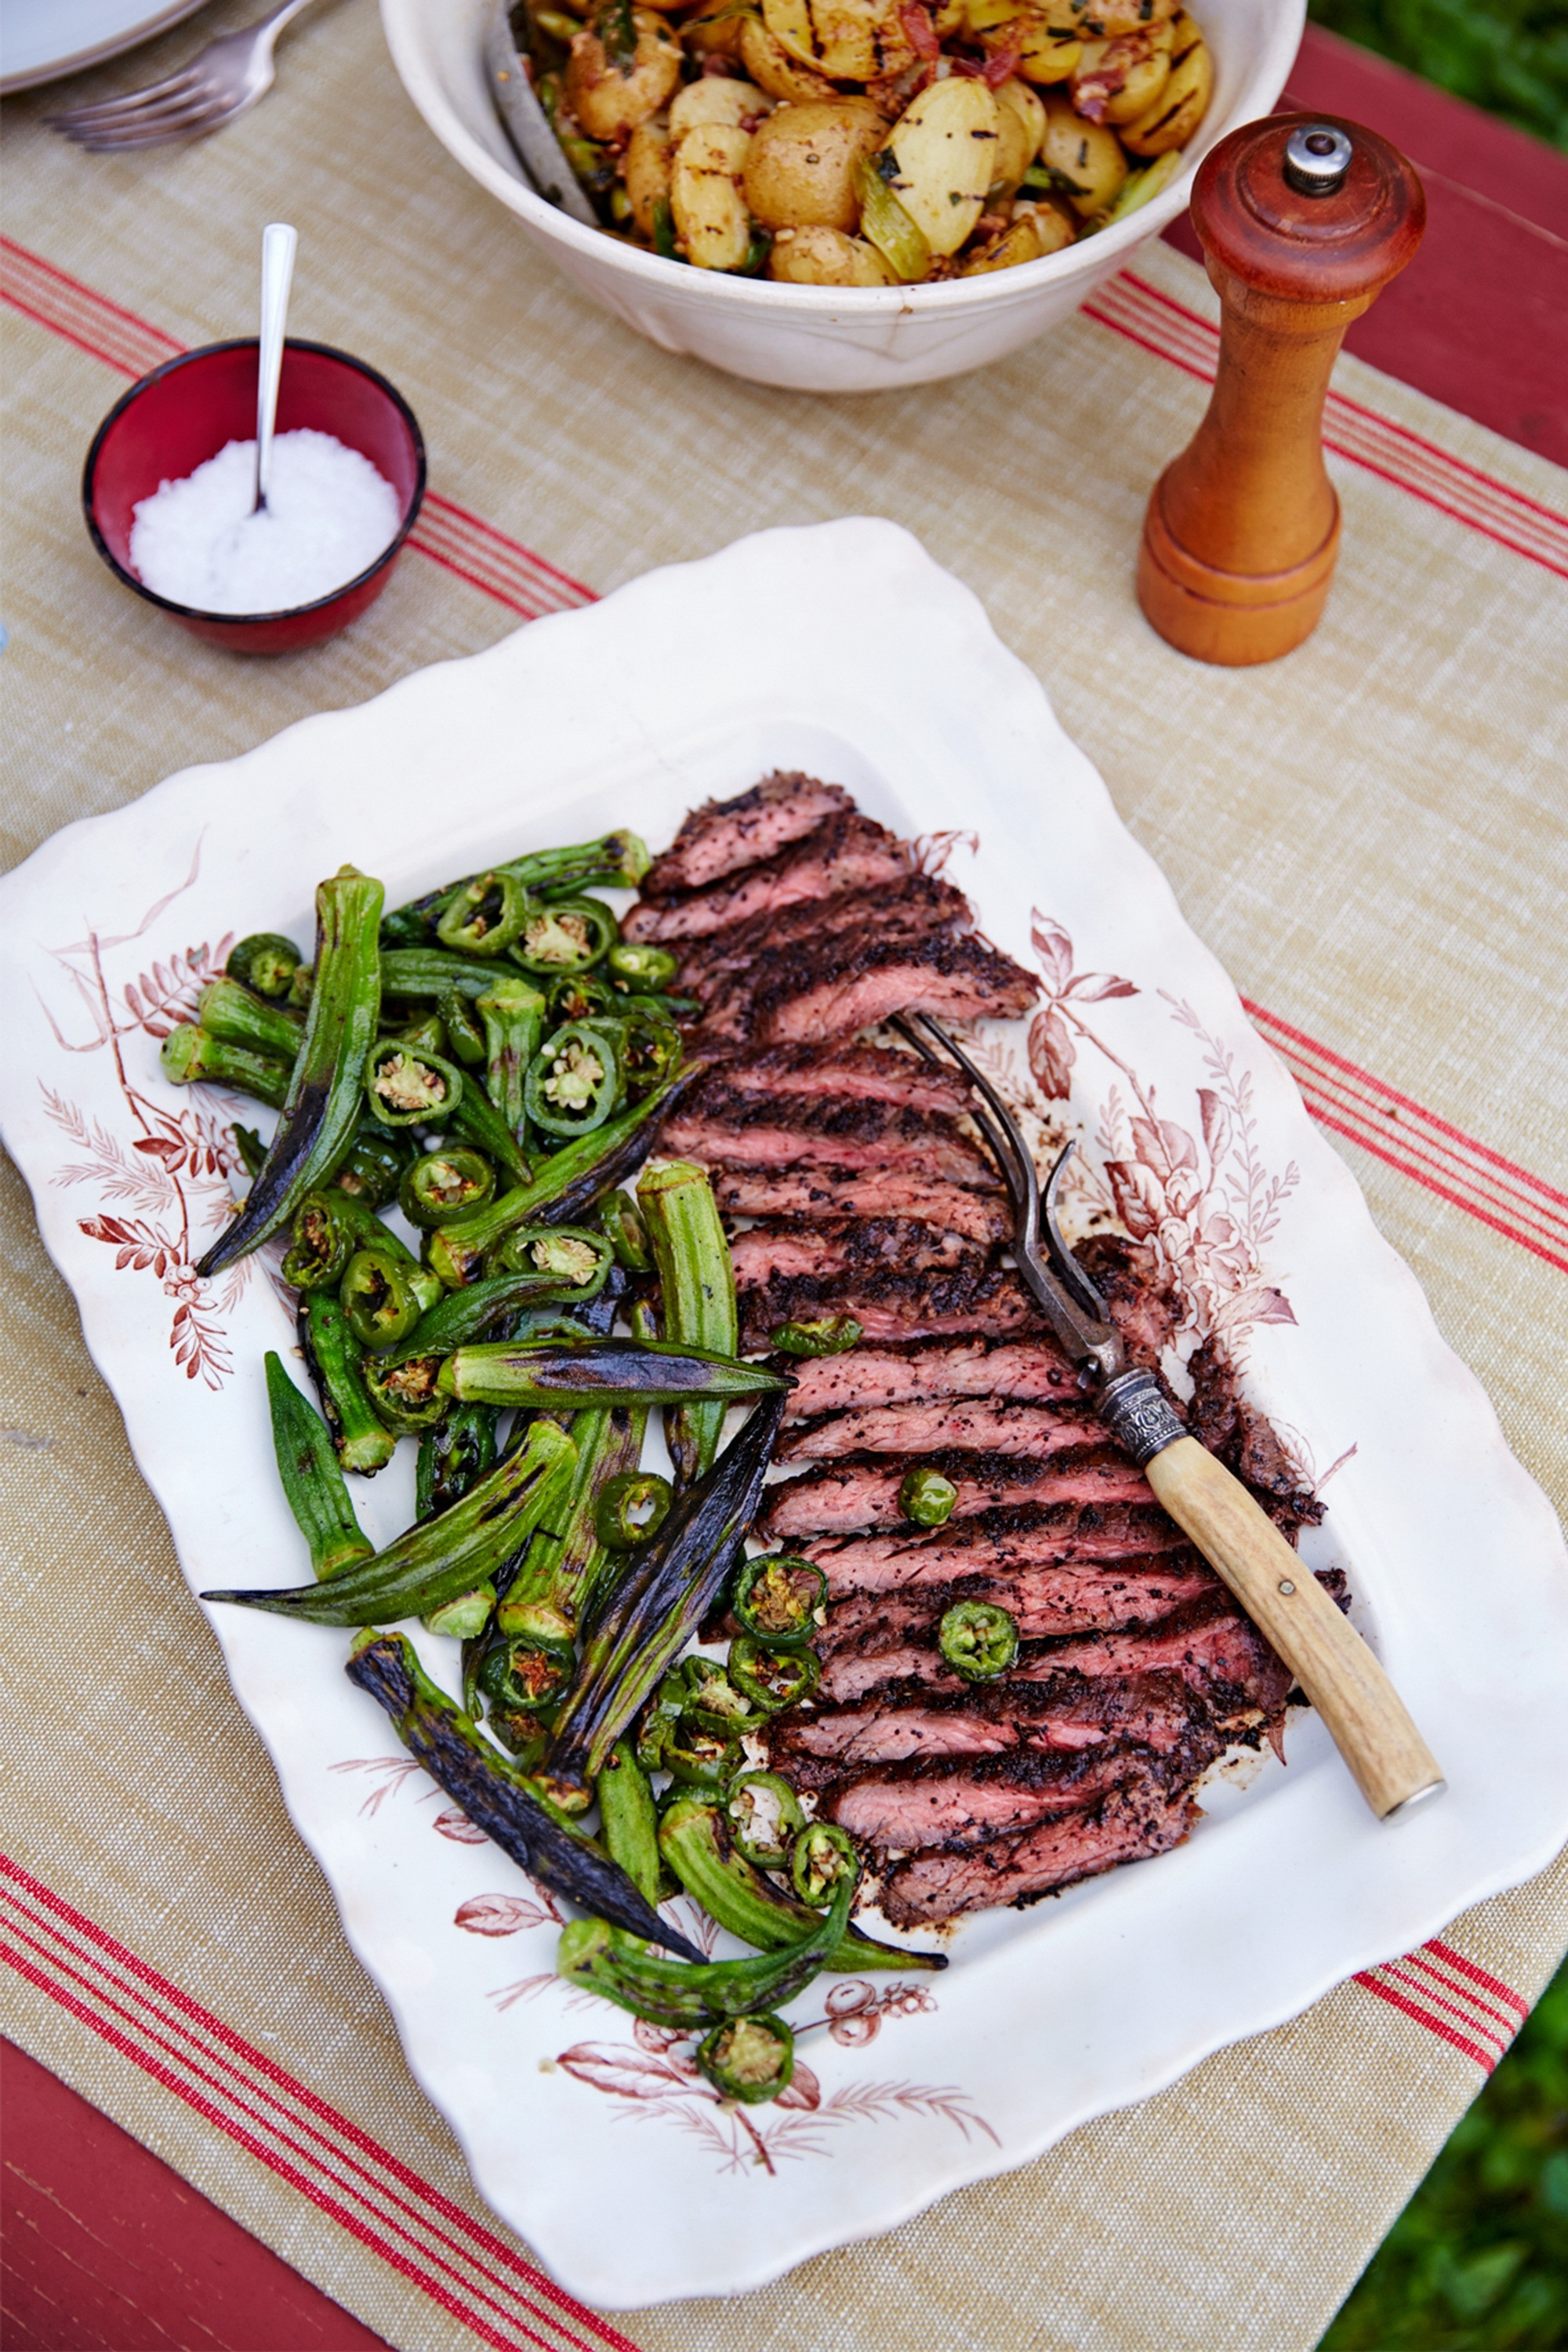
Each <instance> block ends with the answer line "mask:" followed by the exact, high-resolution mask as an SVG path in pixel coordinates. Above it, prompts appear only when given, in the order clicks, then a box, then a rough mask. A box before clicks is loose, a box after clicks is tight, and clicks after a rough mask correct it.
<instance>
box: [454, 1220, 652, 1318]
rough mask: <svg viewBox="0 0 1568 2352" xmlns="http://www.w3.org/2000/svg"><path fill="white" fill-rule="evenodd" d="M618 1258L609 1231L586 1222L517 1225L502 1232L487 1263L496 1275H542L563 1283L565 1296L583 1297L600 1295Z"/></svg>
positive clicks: (552, 1280) (581, 1298)
mask: <svg viewBox="0 0 1568 2352" xmlns="http://www.w3.org/2000/svg"><path fill="white" fill-rule="evenodd" d="M458 1230H459V1232H460V1231H461V1227H460V1226H459V1228H458ZM615 1262H616V1261H615V1253H614V1251H613V1250H612V1249H611V1247H610V1244H609V1243H608V1241H607V1240H606V1239H605V1235H604V1234H592V1233H589V1232H588V1230H587V1229H586V1227H585V1226H583V1225H545V1226H543V1227H540V1226H538V1225H533V1226H528V1225H516V1226H514V1227H513V1228H512V1230H511V1232H510V1234H502V1235H501V1237H500V1241H499V1242H497V1244H496V1245H495V1247H494V1249H492V1250H491V1251H490V1253H489V1256H488V1257H487V1258H486V1260H485V1265H486V1267H487V1269H488V1270H489V1273H490V1274H492V1275H496V1274H537V1275H541V1276H543V1277H545V1279H546V1280H548V1281H551V1282H553V1283H555V1284H556V1285H558V1286H559V1290H560V1295H561V1297H563V1298H571V1299H574V1300H576V1301H582V1300H584V1299H588V1298H595V1297H597V1296H598V1294H599V1292H600V1291H601V1290H603V1288H604V1286H605V1283H606V1282H607V1281H608V1279H609V1273H610V1268H611V1266H612V1265H614V1264H615Z"/></svg>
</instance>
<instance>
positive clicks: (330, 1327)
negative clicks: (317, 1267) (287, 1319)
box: [298, 1290, 397, 1478]
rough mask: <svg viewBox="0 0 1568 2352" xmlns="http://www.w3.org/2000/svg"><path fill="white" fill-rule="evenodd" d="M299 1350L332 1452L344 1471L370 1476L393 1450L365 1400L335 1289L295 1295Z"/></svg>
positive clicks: (354, 1345) (355, 1347) (357, 1351)
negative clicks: (319, 1405) (297, 1298)
mask: <svg viewBox="0 0 1568 2352" xmlns="http://www.w3.org/2000/svg"><path fill="white" fill-rule="evenodd" d="M298 1328H299V1334H300V1353H301V1354H302V1355H303V1357H304V1359H305V1369H306V1370H307V1371H308V1372H309V1373H310V1378H311V1380H312V1381H314V1382H315V1387H316V1394H317V1395H318V1396H319V1397H320V1399H321V1411H322V1412H323V1414H324V1415H325V1416H326V1423H327V1427H328V1428H329V1430H331V1436H332V1451H333V1452H334V1453H335V1454H336V1455H337V1457H338V1460H339V1461H340V1462H341V1463H342V1465H343V1468H344V1469H345V1470H357V1471H358V1472H359V1474H360V1476H361V1477H362V1478H374V1475H375V1474H376V1472H377V1471H378V1470H384V1469H385V1467H386V1465H387V1464H388V1463H389V1462H390V1461H391V1459H392V1457H393V1454H394V1453H395V1451H396V1447H397V1440H396V1439H395V1437H394V1436H393V1434H392V1433H391V1431H390V1430H388V1429H386V1428H385V1427H384V1425H383V1423H382V1422H381V1420H380V1418H379V1416H378V1414H377V1412H376V1411H375V1408H374V1405H373V1404H372V1403H371V1401H370V1391H369V1390H368V1389H367V1388H366V1387H365V1384H364V1375H363V1372H362V1370H360V1360H361V1355H362V1352H363V1351H362V1349H361V1348H360V1344H359V1341H358V1340H357V1339H355V1338H354V1335H353V1332H352V1331H351V1330H350V1328H349V1319H348V1317H347V1316H346V1315H345V1314H344V1313H343V1310H342V1301H341V1300H340V1299H339V1297H338V1295H337V1292H336V1291H335V1290H307V1291H305V1292H303V1293H302V1294H301V1296H300V1313H299V1326H298Z"/></svg>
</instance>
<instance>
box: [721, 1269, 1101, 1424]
mask: <svg viewBox="0 0 1568 2352" xmlns="http://www.w3.org/2000/svg"><path fill="white" fill-rule="evenodd" d="M745 1239H747V1240H748V1241H749V1240H750V1239H751V1235H750V1234H747V1235H746V1236H745ZM737 1247H739V1244H737ZM738 1278H739V1269H738V1268H737V1279H738ZM1109 1444H1110V1431H1109V1430H1108V1429H1107V1428H1106V1427H1105V1426H1104V1424H1103V1423H1101V1422H1098V1421H1096V1420H1095V1419H1094V1417H1093V1415H1092V1414H1091V1413H1089V1412H1088V1411H1087V1409H1086V1408H1085V1406H1084V1405H1083V1404H1082V1403H1081V1402H1074V1403H1072V1404H1068V1402H1066V1401H1065V1400H1064V1401H1063V1402H1061V1403H1059V1404H1011V1403H1008V1404H994V1403H993V1402H991V1400H990V1398H989V1397H929V1398H917V1399H915V1400H914V1402H911V1403H910V1404H882V1405H866V1406H864V1407H863V1408H862V1409H861V1410H860V1411H859V1412H840V1413H830V1414H829V1415H828V1416H827V1418H826V1420H823V1421H814V1422H811V1423H808V1424H807V1425H806V1427H805V1428H804V1429H796V1430H794V1431H792V1432H791V1433H790V1434H789V1435H788V1436H786V1437H785V1438H784V1442H783V1444H781V1445H780V1446H779V1447H778V1449H777V1452H776V1453H775V1454H774V1456H773V1458H774V1460H775V1461H778V1462H833V1461H837V1459H838V1458H839V1457H840V1456H841V1455H843V1454H934V1453H935V1452H936V1451H937V1449H938V1447H940V1446H963V1447H964V1448H965V1449H968V1450H972V1451H973V1452H976V1453H985V1454H1024V1455H1026V1456H1027V1457H1028V1459H1029V1460H1030V1461H1034V1462H1044V1461H1045V1460H1046V1459H1047V1457H1048V1456H1049V1455H1050V1454H1061V1453H1063V1452H1065V1451H1067V1450H1068V1449H1069V1448H1071V1447H1073V1446H1078V1445H1109Z"/></svg>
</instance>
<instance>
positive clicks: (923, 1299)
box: [742, 1266, 1040, 1348]
mask: <svg viewBox="0 0 1568 2352" xmlns="http://www.w3.org/2000/svg"><path fill="white" fill-rule="evenodd" d="M742 1314H743V1317H744V1319H745V1333H746V1337H745V1345H746V1346H747V1347H748V1348H765V1347H766V1346H767V1343H768V1338H767V1335H768V1333H769V1332H770V1331H772V1330H773V1329H775V1328H776V1327H777V1326H778V1325H779V1324H780V1323H793V1322H798V1321H800V1320H801V1319H802V1318H806V1319H809V1318H811V1317H813V1316H817V1315H852V1316H853V1317H854V1318H855V1320H856V1321H857V1323H858V1324H859V1326H860V1328H861V1330H862V1331H863V1332H864V1333H865V1335H866V1337H867V1338H868V1339H874V1340H882V1339H945V1338H947V1337H949V1336H950V1335H952V1336H953V1337H956V1336H957V1335H958V1334H960V1333H961V1332H964V1331H990V1332H994V1334H995V1335H996V1336H997V1337H998V1338H1003V1337H1005V1336H1007V1335H1008V1334H1012V1333H1016V1335H1017V1336H1018V1337H1019V1338H1023V1337H1025V1336H1026V1334H1027V1335H1032V1334H1034V1333H1035V1332H1037V1330H1038V1329H1039V1328H1040V1320H1039V1317H1038V1314H1037V1310H1036V1307H1035V1305H1034V1302H1033V1300H1032V1299H1031V1298H1030V1297H1029V1295H1028V1293H1027V1291H1026V1289H1025V1288H1024V1286H1023V1285H1022V1284H1021V1283H1020V1281H1019V1280H1018V1277H1017V1276H1016V1274H1014V1273H1013V1272H1012V1271H1011V1270H1010V1269H1009V1268H1008V1267H1006V1266H992V1267H990V1268H988V1269H987V1270H986V1271H985V1272H984V1273H982V1274H973V1273H972V1272H970V1271H969V1269H968V1268H963V1269H962V1270H961V1271H959V1272H957V1273H954V1274H944V1273H926V1274H904V1273H902V1272H899V1273H889V1274H874V1275H858V1276H856V1277H855V1279H854V1280H853V1281H847V1280H838V1281H832V1280H829V1281H818V1280H817V1279H816V1277H815V1276H805V1275H802V1276H799V1277H797V1278H795V1279H792V1280H790V1281H787V1282H773V1283H770V1284H769V1285H768V1286H767V1288H766V1289H765V1290H752V1291H748V1292H747V1293H746V1294H745V1295H744V1297H743V1298H742Z"/></svg>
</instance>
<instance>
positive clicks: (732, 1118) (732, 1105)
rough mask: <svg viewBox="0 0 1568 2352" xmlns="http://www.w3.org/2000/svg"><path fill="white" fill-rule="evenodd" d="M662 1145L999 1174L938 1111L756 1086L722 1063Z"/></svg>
mask: <svg viewBox="0 0 1568 2352" xmlns="http://www.w3.org/2000/svg"><path fill="white" fill-rule="evenodd" d="M663 1148H664V1149H665V1150H667V1151H671V1152H679V1153H680V1154H682V1155H683V1156H685V1157H687V1158H689V1159H693V1160H709V1161H712V1162H715V1163H717V1164H718V1165H720V1166H721V1167H740V1168H784V1167H798V1166H801V1165H805V1166H808V1167H809V1166H818V1167H822V1168H835V1169H841V1168H848V1169H855V1168H879V1169H887V1168H905V1169H908V1170H909V1171H910V1173H911V1174H913V1175H919V1176H921V1177H924V1178H927V1179H929V1178H931V1177H937V1178H939V1179H940V1180H941V1181H942V1182H943V1183H948V1184H977V1185H989V1184H991V1183H992V1182H993V1181H994V1170H993V1169H992V1167H991V1166H990V1163H989V1162H988V1161H987V1160H985V1159H984V1157H983V1156H982V1154H981V1153H980V1151H979V1150H977V1149H976V1147H975V1146H974V1145H973V1143H971V1142H969V1141H968V1139H967V1138H965V1137H964V1136H963V1135H961V1134H960V1132H959V1130H958V1129H957V1127H956V1126H955V1125H954V1124H953V1122H952V1119H951V1118H946V1117H944V1116H943V1115H942V1113H941V1112H940V1111H923V1110H912V1109H910V1108H904V1107H900V1105H897V1104H894V1103H883V1102H856V1101H852V1100H851V1101H847V1100H845V1099H844V1098H843V1097H834V1096H829V1097H827V1098H826V1100H825V1101H812V1100H809V1099H807V1098H806V1097H803V1096H800V1095H784V1096H780V1097H773V1096H771V1095H759V1094H752V1093H747V1092H744V1091H742V1089H740V1088H738V1087H731V1085H730V1084H729V1082H728V1078H727V1076H726V1074H725V1072H723V1071H722V1070H716V1071H714V1072H713V1074H712V1075H711V1076H710V1077H706V1078H704V1079H703V1080H702V1081H701V1083H700V1085H699V1086H698V1087H697V1088H696V1089H695V1091H694V1092H693V1093H692V1094H690V1095H689V1096H688V1097H687V1099H686V1100H685V1102H683V1103H682V1105H681V1106H680V1108H679V1110H677V1111H676V1112H674V1113H673V1114H672V1115H671V1117H670V1118H668V1119H667V1120H666V1121H665V1124H664V1133H663Z"/></svg>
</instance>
